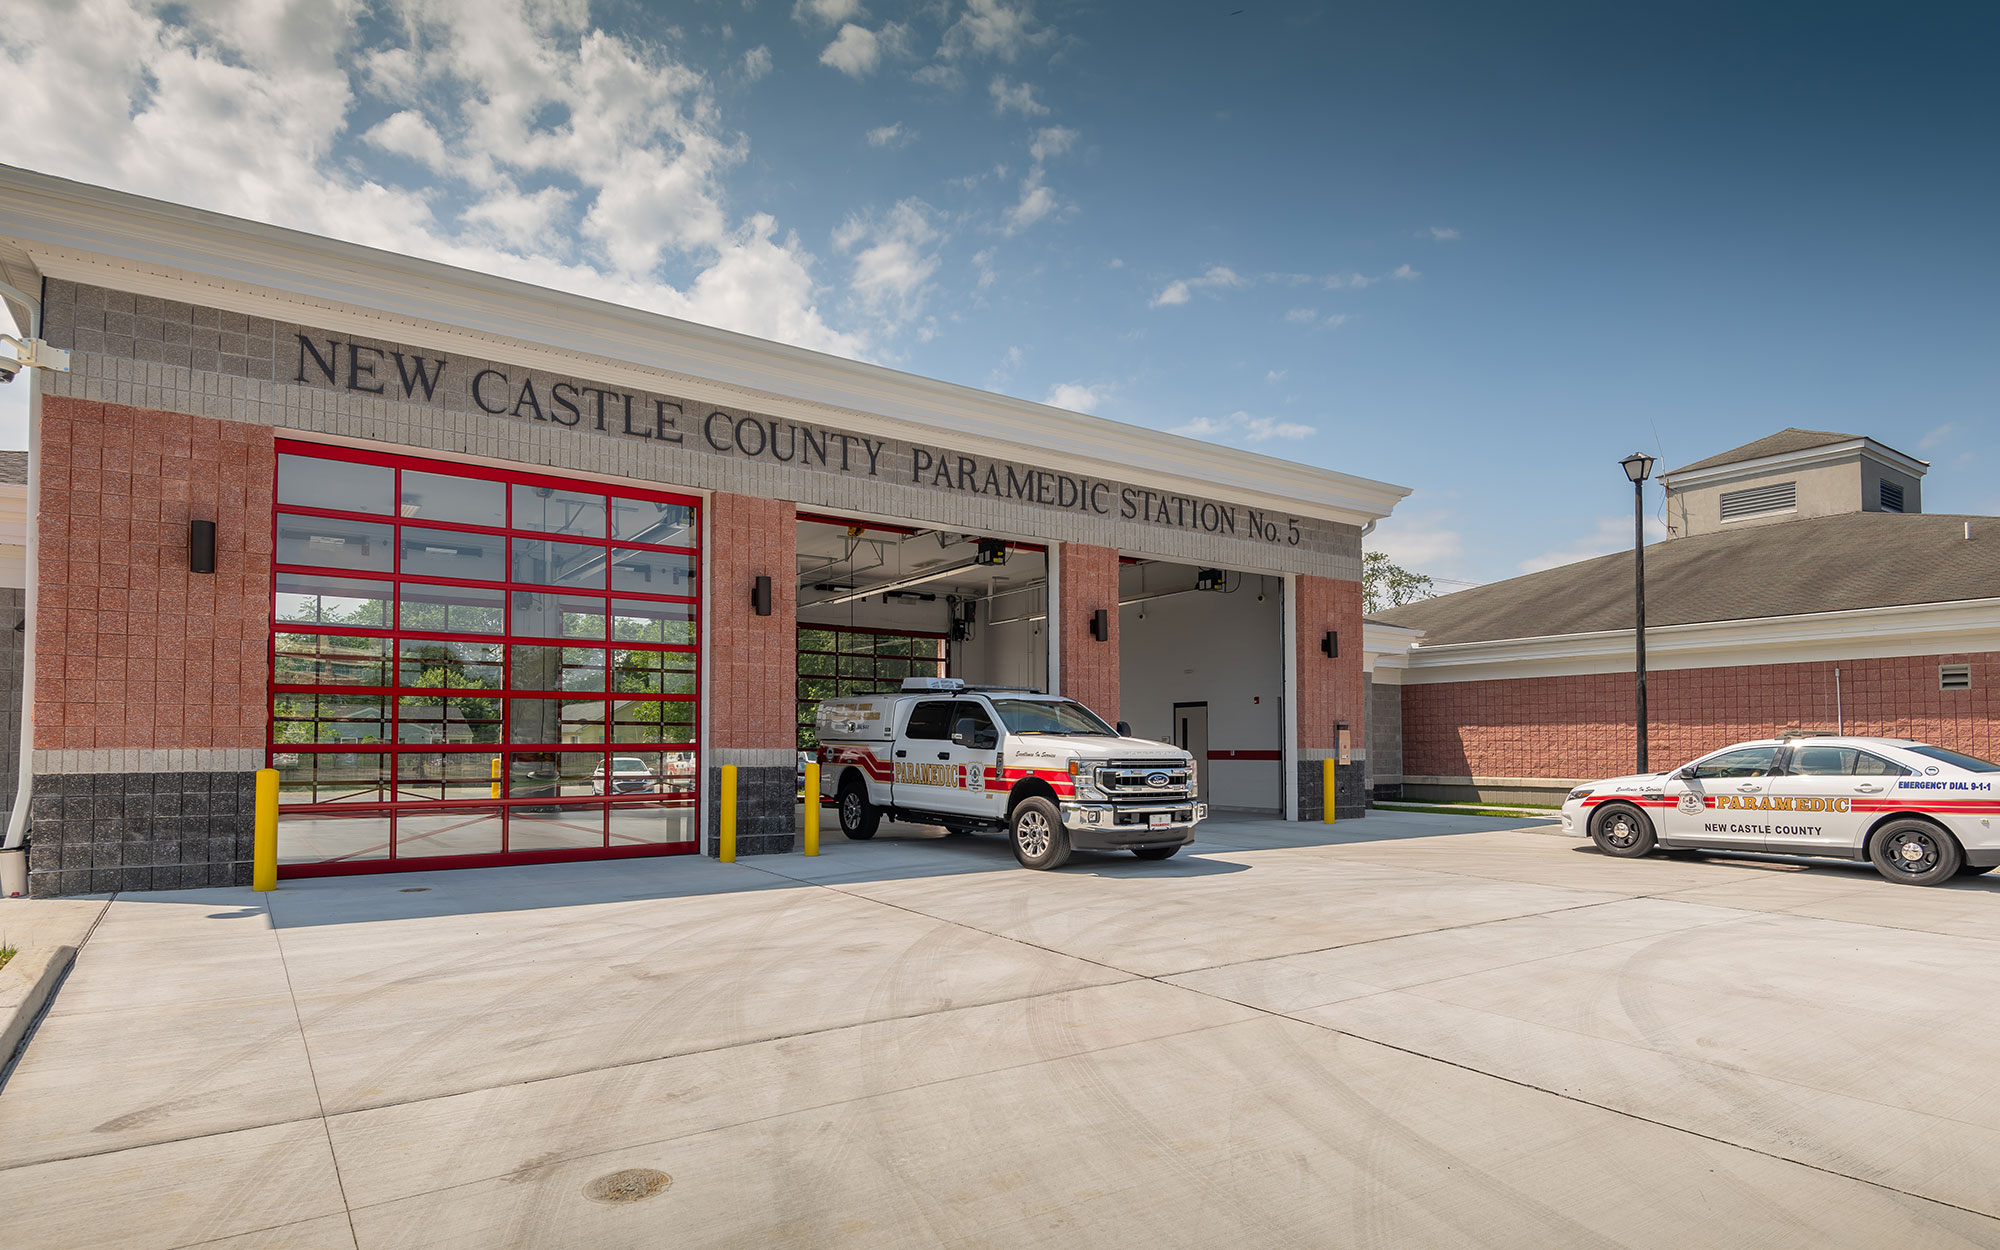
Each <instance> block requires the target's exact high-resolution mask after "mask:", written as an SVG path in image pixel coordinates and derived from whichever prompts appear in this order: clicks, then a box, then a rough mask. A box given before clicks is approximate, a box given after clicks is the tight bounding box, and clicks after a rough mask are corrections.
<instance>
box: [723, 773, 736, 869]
mask: <svg viewBox="0 0 2000 1250" xmlns="http://www.w3.org/2000/svg"><path fill="white" fill-rule="evenodd" d="M721 851H722V854H721V856H720V858H721V860H722V862H723V863H725V864H733V863H735V862H736V765H734V764H724V765H723V766H722V847H721Z"/></svg>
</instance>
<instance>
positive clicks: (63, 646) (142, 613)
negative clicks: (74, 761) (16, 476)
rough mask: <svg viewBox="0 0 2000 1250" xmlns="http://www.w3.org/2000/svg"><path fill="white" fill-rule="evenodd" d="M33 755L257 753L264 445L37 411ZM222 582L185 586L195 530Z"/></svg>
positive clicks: (267, 523) (262, 675) (252, 434)
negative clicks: (191, 527) (203, 532)
mask: <svg viewBox="0 0 2000 1250" xmlns="http://www.w3.org/2000/svg"><path fill="white" fill-rule="evenodd" d="M41 470H42V497H41V515H40V516H39V518H38V519H37V523H38V525H39V527H40V535H41V562H40V568H39V575H40V583H39V585H40V589H39V604H38V608H37V612H36V618H35V648H36V650H35V668H36V677H35V745H36V747H38V748H41V749H45V750H83V749H91V748H109V749H120V750H132V749H140V748H156V749H182V750H186V749H195V748H260V747H262V746H263V745H264V742H265V727H266V724H267V723H268V720H269V716H270V706H269V698H268V686H267V683H268V681H269V658H268V648H269V635H270V629H269V621H270V618H271V492H272V488H273V477H274V474H275V472H276V460H275V452H274V450H273V442H272V432H271V431H270V430H268V429H265V428H264V427H261V426H252V425H241V424H238V423H236V422H233V421H214V420H210V419H208V418H205V417H190V416H184V415H182V414H180V413H173V412H155V411H152V410H149V409H140V408H127V407H123V406H121V405H118V404H100V403H92V402H87V401H84V400H76V399H66V398H62V397H60V396H49V397H47V398H45V399H44V400H43V401H42V463H41ZM191 519H200V520H213V521H214V522H215V546H216V552H215V572H214V573H213V574H197V573H190V572H188V567H187V566H188V522H189V520H191Z"/></svg>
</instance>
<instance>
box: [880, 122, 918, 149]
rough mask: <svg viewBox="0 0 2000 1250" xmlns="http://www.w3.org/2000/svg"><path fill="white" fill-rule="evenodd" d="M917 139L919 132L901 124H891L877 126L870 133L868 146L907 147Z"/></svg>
mask: <svg viewBox="0 0 2000 1250" xmlns="http://www.w3.org/2000/svg"><path fill="white" fill-rule="evenodd" d="M916 137H917V132H916V131H914V130H911V129H910V128H909V127H908V126H905V125H904V124H903V123H901V122H891V123H890V124H888V125H887V126H877V127H875V128H874V129H873V130H871V131H869V132H868V146H869V147H871V148H900V147H907V146H909V144H910V141H911V140H913V139H915V138H916Z"/></svg>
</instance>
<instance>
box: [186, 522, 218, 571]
mask: <svg viewBox="0 0 2000 1250" xmlns="http://www.w3.org/2000/svg"><path fill="white" fill-rule="evenodd" d="M188 572H190V573H213V572H215V522H213V521H189V522H188Z"/></svg>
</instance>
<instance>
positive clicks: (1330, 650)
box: [1319, 629, 1340, 660]
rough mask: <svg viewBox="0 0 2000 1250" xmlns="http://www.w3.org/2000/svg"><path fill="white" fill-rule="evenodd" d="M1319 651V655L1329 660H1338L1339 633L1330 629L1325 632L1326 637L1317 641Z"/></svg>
mask: <svg viewBox="0 0 2000 1250" xmlns="http://www.w3.org/2000/svg"><path fill="white" fill-rule="evenodd" d="M1319 650H1320V654H1321V655H1324V656H1325V657H1326V658H1327V659H1329V660H1337V659H1339V658H1340V634H1339V632H1338V631H1336V630H1331V629H1329V630H1327V631H1326V637H1324V638H1322V639H1320V640H1319Z"/></svg>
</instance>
